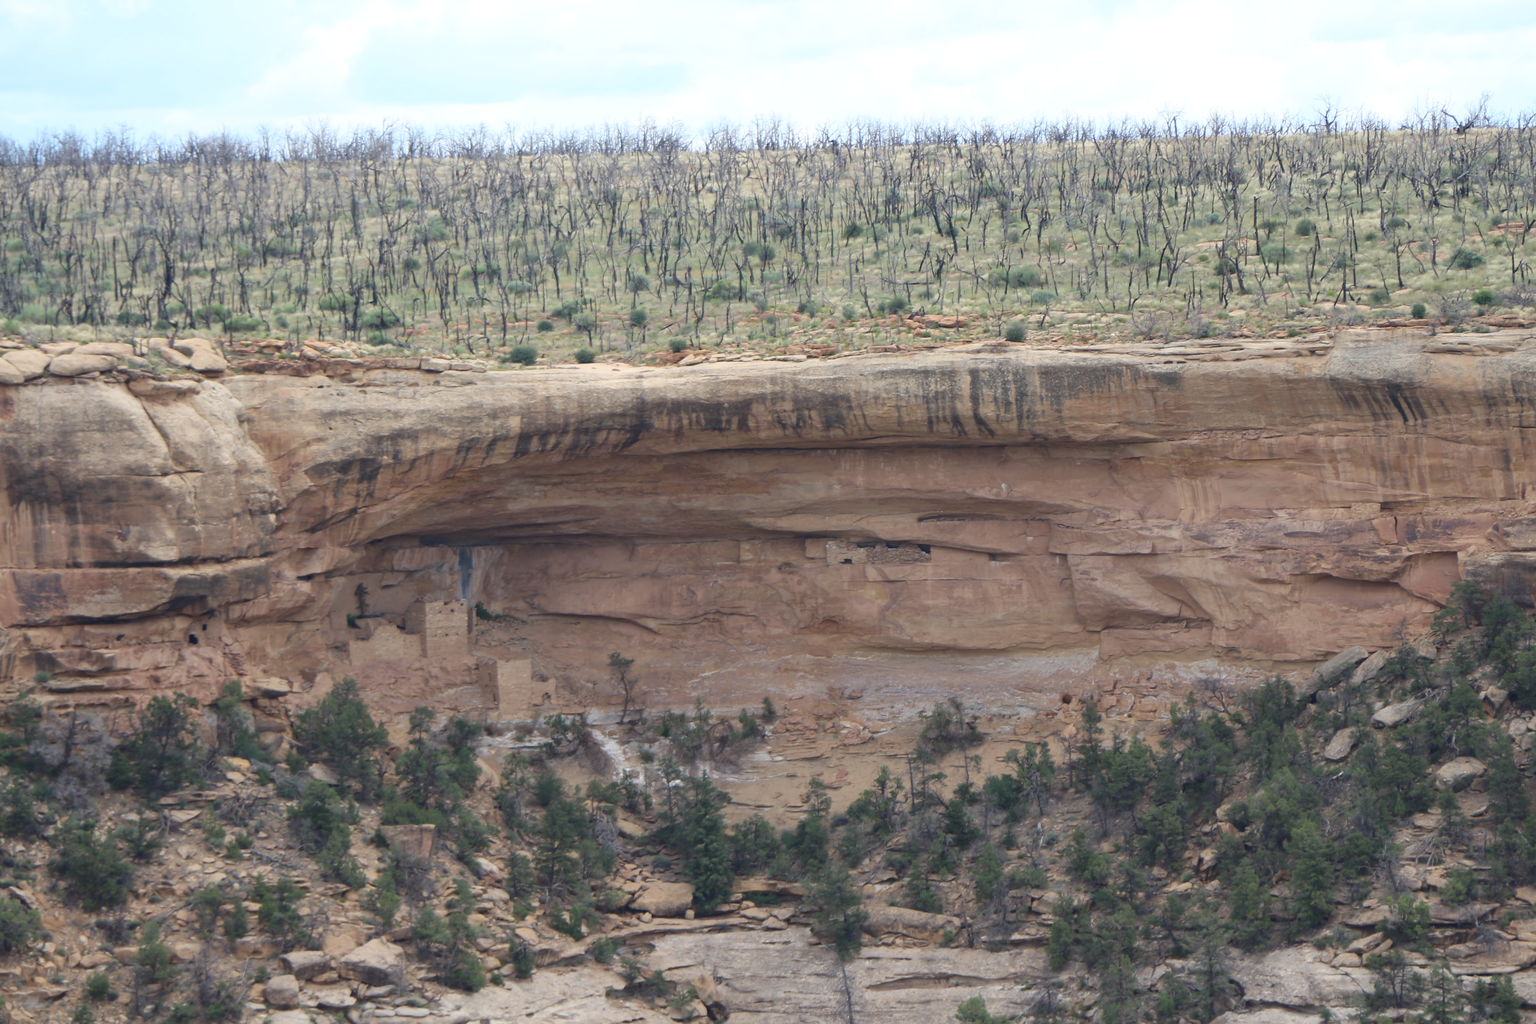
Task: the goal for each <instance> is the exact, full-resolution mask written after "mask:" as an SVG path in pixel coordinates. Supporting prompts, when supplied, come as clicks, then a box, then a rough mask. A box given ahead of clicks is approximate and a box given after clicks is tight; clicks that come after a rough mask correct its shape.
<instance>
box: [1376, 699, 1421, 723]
mask: <svg viewBox="0 0 1536 1024" xmlns="http://www.w3.org/2000/svg"><path fill="white" fill-rule="evenodd" d="M1423 706H1424V702H1423V701H1422V700H1420V699H1418V698H1414V699H1413V700H1405V701H1399V702H1398V703H1396V704H1388V705H1387V706H1386V707H1384V708H1382V709H1381V710H1379V711H1377V712H1376V713H1375V714H1374V715H1372V716H1371V724H1372V725H1374V726H1375V727H1376V728H1378V729H1395V728H1397V727H1398V726H1399V725H1402V724H1403V723H1404V722H1407V721H1410V720H1412V718H1413V716H1414V715H1417V714H1418V713H1419V709H1420V708H1422V707H1423Z"/></svg>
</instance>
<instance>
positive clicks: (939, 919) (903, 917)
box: [864, 901, 960, 943]
mask: <svg viewBox="0 0 1536 1024" xmlns="http://www.w3.org/2000/svg"><path fill="white" fill-rule="evenodd" d="M864 911H865V913H867V914H868V915H869V916H868V917H867V918H866V919H865V921H864V931H865V932H866V933H868V934H870V935H874V936H880V935H905V936H907V937H908V938H912V939H921V940H922V941H924V942H933V943H937V942H940V941H942V940H943V938H944V936H945V933H946V932H948V933H950V934H951V935H953V934H954V933H956V932H958V931H959V930H960V919H959V918H958V917H953V916H951V915H949V914H929V913H925V912H924V911H921V910H912V909H910V908H908V907H896V906H891V905H889V904H884V903H878V902H873V901H866V902H865V904H864Z"/></svg>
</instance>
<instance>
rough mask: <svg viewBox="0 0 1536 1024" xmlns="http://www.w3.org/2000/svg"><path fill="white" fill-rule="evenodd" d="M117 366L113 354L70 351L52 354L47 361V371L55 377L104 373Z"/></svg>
mask: <svg viewBox="0 0 1536 1024" xmlns="http://www.w3.org/2000/svg"><path fill="white" fill-rule="evenodd" d="M116 366H117V359H116V357H114V356H103V355H80V354H78V353H74V352H70V353H66V354H65V355H60V356H54V357H53V358H52V359H51V360H49V362H48V372H49V373H51V374H53V375H54V376H55V377H81V376H84V375H85V374H87V373H105V372H106V371H108V370H111V369H114V368H115V367H116Z"/></svg>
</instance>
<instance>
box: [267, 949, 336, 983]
mask: <svg viewBox="0 0 1536 1024" xmlns="http://www.w3.org/2000/svg"><path fill="white" fill-rule="evenodd" d="M280 959H281V960H282V964H283V967H284V969H285V970H287V972H288V973H289V974H291V975H293V976H294V977H295V978H298V979H299V980H300V981H308V980H309V979H310V978H313V977H314V976H315V975H317V974H324V973H325V972H326V971H328V970H330V969H331V956H330V954H329V953H327V952H325V951H324V950H321V949H299V950H294V951H293V952H291V953H284V954H283V955H282V957H281V958H280Z"/></svg>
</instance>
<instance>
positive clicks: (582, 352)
mask: <svg viewBox="0 0 1536 1024" xmlns="http://www.w3.org/2000/svg"><path fill="white" fill-rule="evenodd" d="M596 359H597V353H596V352H593V351H592V350H591V349H589V348H579V349H577V350H576V361H577V362H578V363H590V362H594V361H595V360H596Z"/></svg>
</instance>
